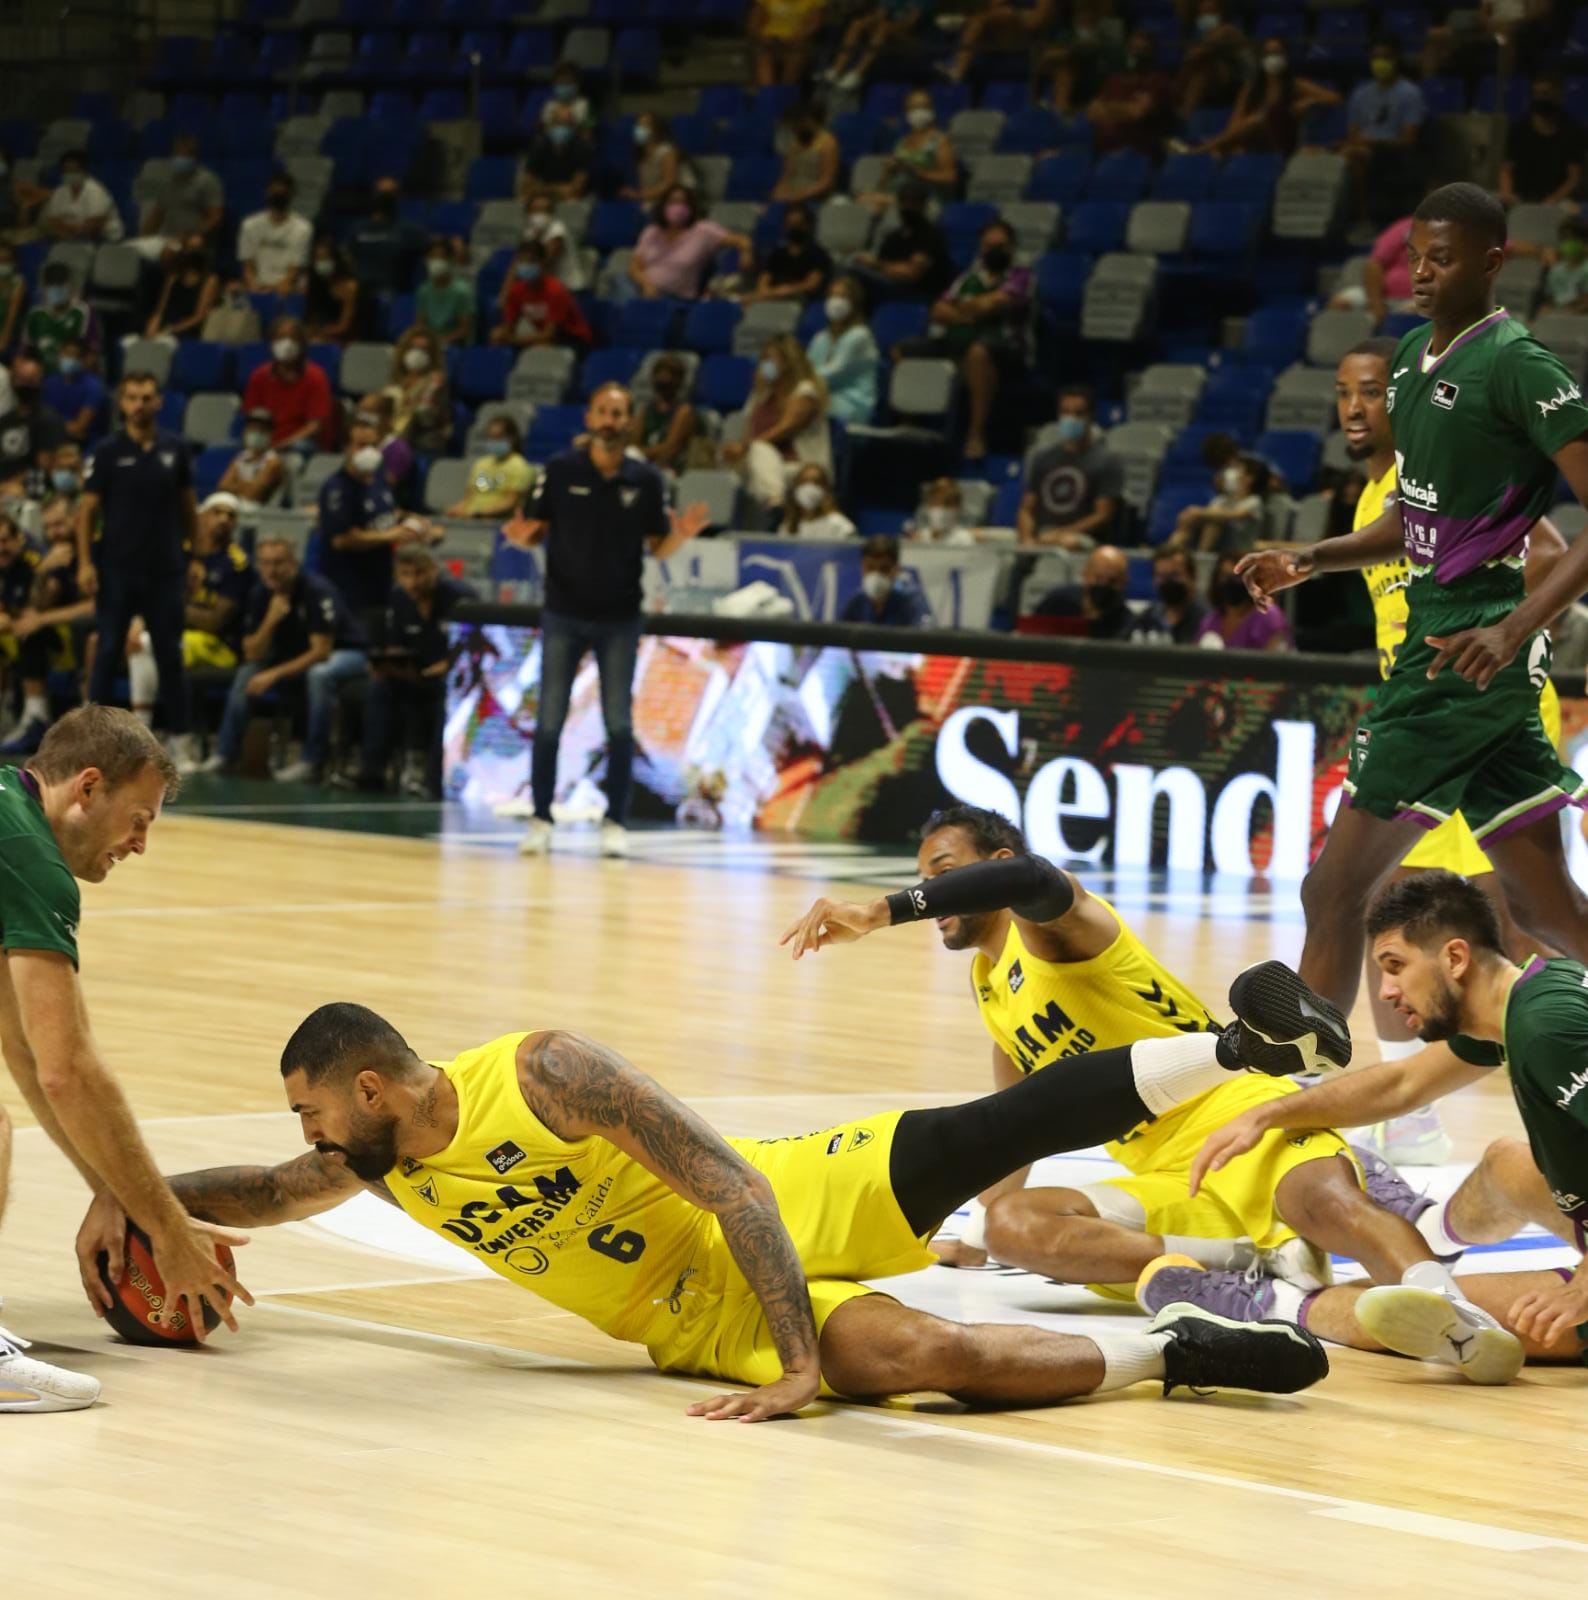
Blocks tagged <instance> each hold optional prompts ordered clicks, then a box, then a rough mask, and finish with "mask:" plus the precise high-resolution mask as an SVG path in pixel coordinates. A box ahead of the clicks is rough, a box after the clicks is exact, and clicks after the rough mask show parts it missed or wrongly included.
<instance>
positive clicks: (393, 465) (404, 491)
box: [358, 389, 424, 511]
mask: <svg viewBox="0 0 1588 1600" xmlns="http://www.w3.org/2000/svg"><path fill="white" fill-rule="evenodd" d="M358 409H359V410H360V411H361V412H363V413H364V415H365V416H369V417H373V418H374V419H375V431H376V433H377V434H378V435H379V437H378V438H377V439H376V440H375V448H376V449H377V450H379V451H380V459H381V466H382V468H383V470H384V471H385V473H386V482H387V483H388V484H389V485H390V486H391V492H392V499H394V500H395V501H396V502H397V504H398V505H399V506H401V507H402V508H403V509H404V510H405V511H412V510H414V509H416V508H417V506H418V501H419V497H420V492H421V491H422V490H423V488H424V484H423V483H422V482H421V481H420V478H419V473H418V470H417V468H418V465H419V463H418V458H417V457H416V456H415V455H414V447H413V446H412V445H411V444H410V443H409V442H408V440H407V439H406V438H404V436H403V435H402V434H401V433H399V432H398V430H397V402H396V399H395V398H394V397H393V395H392V393H391V392H390V391H389V390H385V389H380V390H377V391H376V392H375V393H374V394H367V395H365V396H364V398H363V399H362V400H360V401H359V403H358Z"/></svg>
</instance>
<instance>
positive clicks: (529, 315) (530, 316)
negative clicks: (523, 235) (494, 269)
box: [491, 239, 591, 350]
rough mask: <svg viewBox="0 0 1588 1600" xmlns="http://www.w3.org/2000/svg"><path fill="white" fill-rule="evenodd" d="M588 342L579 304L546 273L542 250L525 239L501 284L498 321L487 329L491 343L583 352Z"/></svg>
mask: <svg viewBox="0 0 1588 1600" xmlns="http://www.w3.org/2000/svg"><path fill="white" fill-rule="evenodd" d="M590 339H591V334H590V324H589V323H588V322H586V321H585V319H584V312H582V311H581V310H580V309H579V302H578V301H577V300H575V299H574V297H573V296H572V295H571V294H570V293H569V292H568V287H567V285H566V284H564V283H563V282H561V281H560V280H559V279H557V278H554V277H552V275H551V274H550V273H549V272H547V271H546V252H545V250H544V248H543V247H542V246H541V245H539V244H537V243H536V242H535V241H534V240H533V239H526V240H525V241H524V243H523V244H521V245H520V246H519V247H518V250H517V253H516V254H515V255H514V257H513V270H512V271H511V272H510V273H508V275H507V279H506V281H505V282H504V283H503V285H502V320H501V321H500V322H499V323H497V325H496V326H495V327H494V328H492V329H491V343H492V344H508V345H511V346H512V347H513V348H514V349H515V350H527V349H529V348H531V347H532V346H534V345H543V344H565V345H572V346H573V347H574V348H575V349H576V350H583V349H587V348H588V347H589V344H590Z"/></svg>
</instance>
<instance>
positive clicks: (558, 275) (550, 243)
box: [524, 189, 590, 293]
mask: <svg viewBox="0 0 1588 1600" xmlns="http://www.w3.org/2000/svg"><path fill="white" fill-rule="evenodd" d="M524 243H525V244H538V245H539V246H540V247H541V249H542V250H543V251H544V252H545V256H544V261H543V265H544V266H545V269H546V271H547V272H548V273H549V274H550V275H551V276H552V277H553V278H555V279H557V281H558V282H559V283H560V284H562V286H563V287H564V288H565V289H572V290H573V291H574V292H575V293H577V292H578V291H580V290H581V289H588V288H589V287H590V285H589V283H588V281H587V280H586V277H585V270H584V263H583V262H582V261H581V260H580V259H579V252H578V251H577V250H576V249H575V248H574V245H573V241H572V240H571V239H570V238H569V237H568V228H567V225H566V224H565V223H564V222H563V221H562V220H561V219H560V218H559V217H558V215H557V202H556V201H555V200H554V199H553V198H552V197H551V195H550V194H548V193H547V192H546V191H545V190H544V189H532V190H531V191H530V194H529V198H528V199H527V200H525V202H524Z"/></svg>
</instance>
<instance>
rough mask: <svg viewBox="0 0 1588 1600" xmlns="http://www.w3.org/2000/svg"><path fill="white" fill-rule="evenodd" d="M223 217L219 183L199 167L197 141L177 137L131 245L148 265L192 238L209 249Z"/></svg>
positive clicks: (188, 135)
mask: <svg viewBox="0 0 1588 1600" xmlns="http://www.w3.org/2000/svg"><path fill="white" fill-rule="evenodd" d="M225 216H226V194H225V191H224V190H223V189H222V188H221V180H220V179H219V178H217V177H216V176H215V174H214V173H213V172H211V171H210V169H209V168H208V167H206V166H201V165H200V163H199V142H198V139H197V138H196V137H195V136H194V135H193V134H191V133H181V134H178V135H177V137H176V140H175V142H174V143H173V144H172V146H171V169H170V172H169V174H168V175H167V177H166V180H165V182H164V183H163V184H161V186H160V189H159V192H158V193H157V194H156V195H155V197H154V199H153V200H151V201H150V202H149V204H148V205H147V206H146V207H145V208H144V213H143V226H142V228H141V230H140V231H139V235H138V237H137V238H136V239H134V240H133V241H132V243H133V245H134V247H135V248H136V249H137V250H138V252H139V253H140V254H141V255H144V256H146V257H147V258H148V259H149V260H151V261H160V260H163V259H164V258H165V257H167V256H173V255H175V254H176V253H177V252H178V251H180V250H182V249H184V248H187V241H188V240H189V239H190V238H192V237H194V236H195V235H197V236H198V237H200V238H202V239H203V241H204V244H205V246H206V247H208V248H211V249H213V247H214V245H215V242H216V239H217V238H218V236H219V230H220V225H221V223H222V221H223V220H224V219H225Z"/></svg>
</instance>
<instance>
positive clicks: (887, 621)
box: [838, 533, 932, 628]
mask: <svg viewBox="0 0 1588 1600" xmlns="http://www.w3.org/2000/svg"><path fill="white" fill-rule="evenodd" d="M838 620H839V621H840V622H869V623H870V624H871V625H872V626H873V627H882V628H930V627H931V626H932V613H931V611H930V609H928V607H927V604H926V598H925V596H924V595H923V594H922V593H921V591H920V590H919V589H918V588H916V586H915V584H914V583H912V582H911V581H910V580H909V579H908V578H907V577H905V576H904V575H903V574H902V573H901V572H900V571H899V541H898V540H897V539H894V538H892V537H890V536H889V535H888V534H885V533H878V534H874V535H873V536H872V537H871V538H869V539H867V540H866V542H865V544H864V545H863V546H862V547H861V551H860V592H859V593H858V594H852V595H850V597H849V599H848V601H847V602H846V604H845V606H844V609H843V610H842V611H840V612H839V613H838Z"/></svg>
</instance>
